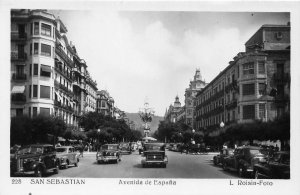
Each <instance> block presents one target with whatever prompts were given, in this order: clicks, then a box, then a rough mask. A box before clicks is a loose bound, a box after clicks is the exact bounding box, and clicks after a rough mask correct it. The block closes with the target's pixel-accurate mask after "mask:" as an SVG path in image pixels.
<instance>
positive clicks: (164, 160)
mask: <svg viewBox="0 0 300 195" xmlns="http://www.w3.org/2000/svg"><path fill="white" fill-rule="evenodd" d="M141 163H142V166H143V167H146V166H148V165H161V166H162V167H164V168H166V167H167V164H168V157H167V155H166V152H165V144H164V143H145V144H144V153H143V155H142V160H141Z"/></svg>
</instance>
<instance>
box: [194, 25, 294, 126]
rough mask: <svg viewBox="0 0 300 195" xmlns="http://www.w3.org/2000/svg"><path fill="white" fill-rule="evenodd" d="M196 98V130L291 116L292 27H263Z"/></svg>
mask: <svg viewBox="0 0 300 195" xmlns="http://www.w3.org/2000/svg"><path fill="white" fill-rule="evenodd" d="M245 47H246V52H240V53H238V54H237V55H236V56H235V57H234V58H233V61H230V62H229V65H228V66H227V67H226V68H225V69H224V70H223V71H222V72H221V73H220V74H219V75H217V76H216V77H215V78H214V79H213V80H212V81H211V82H210V83H209V84H208V85H207V86H206V87H205V88H204V89H203V90H202V91H200V92H198V94H197V96H196V129H198V130H206V129H217V128H218V127H219V126H220V124H221V123H222V122H223V123H225V125H227V124H230V123H233V122H236V123H247V122H252V121H254V120H262V121H268V120H273V119H275V118H277V117H280V116H281V115H282V114H283V113H286V112H289V110H290V108H289V96H290V83H289V80H290V26H289V25H263V26H262V27H261V28H260V29H259V30H258V31H257V32H256V33H255V34H254V35H253V36H252V37H251V38H250V39H249V40H248V41H247V42H246V44H245Z"/></svg>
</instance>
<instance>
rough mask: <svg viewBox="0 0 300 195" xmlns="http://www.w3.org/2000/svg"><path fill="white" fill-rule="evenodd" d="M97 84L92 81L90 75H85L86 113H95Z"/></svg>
mask: <svg viewBox="0 0 300 195" xmlns="http://www.w3.org/2000/svg"><path fill="white" fill-rule="evenodd" d="M97 90H98V89H97V82H96V81H93V80H92V78H91V77H90V74H89V73H88V72H87V75H86V93H87V95H86V99H85V101H86V108H85V111H86V112H95V111H96V104H97Z"/></svg>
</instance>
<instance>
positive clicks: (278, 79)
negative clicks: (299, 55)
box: [273, 73, 290, 84]
mask: <svg viewBox="0 0 300 195" xmlns="http://www.w3.org/2000/svg"><path fill="white" fill-rule="evenodd" d="M273 79H274V81H275V83H277V84H285V83H287V82H290V74H289V73H282V74H279V73H274V74H273Z"/></svg>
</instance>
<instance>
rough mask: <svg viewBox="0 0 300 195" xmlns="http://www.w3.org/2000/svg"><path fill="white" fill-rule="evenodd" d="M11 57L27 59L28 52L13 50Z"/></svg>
mask: <svg viewBox="0 0 300 195" xmlns="http://www.w3.org/2000/svg"><path fill="white" fill-rule="evenodd" d="M10 57H11V60H18V61H24V60H27V54H26V53H18V52H15V51H12V52H11V53H10Z"/></svg>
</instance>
